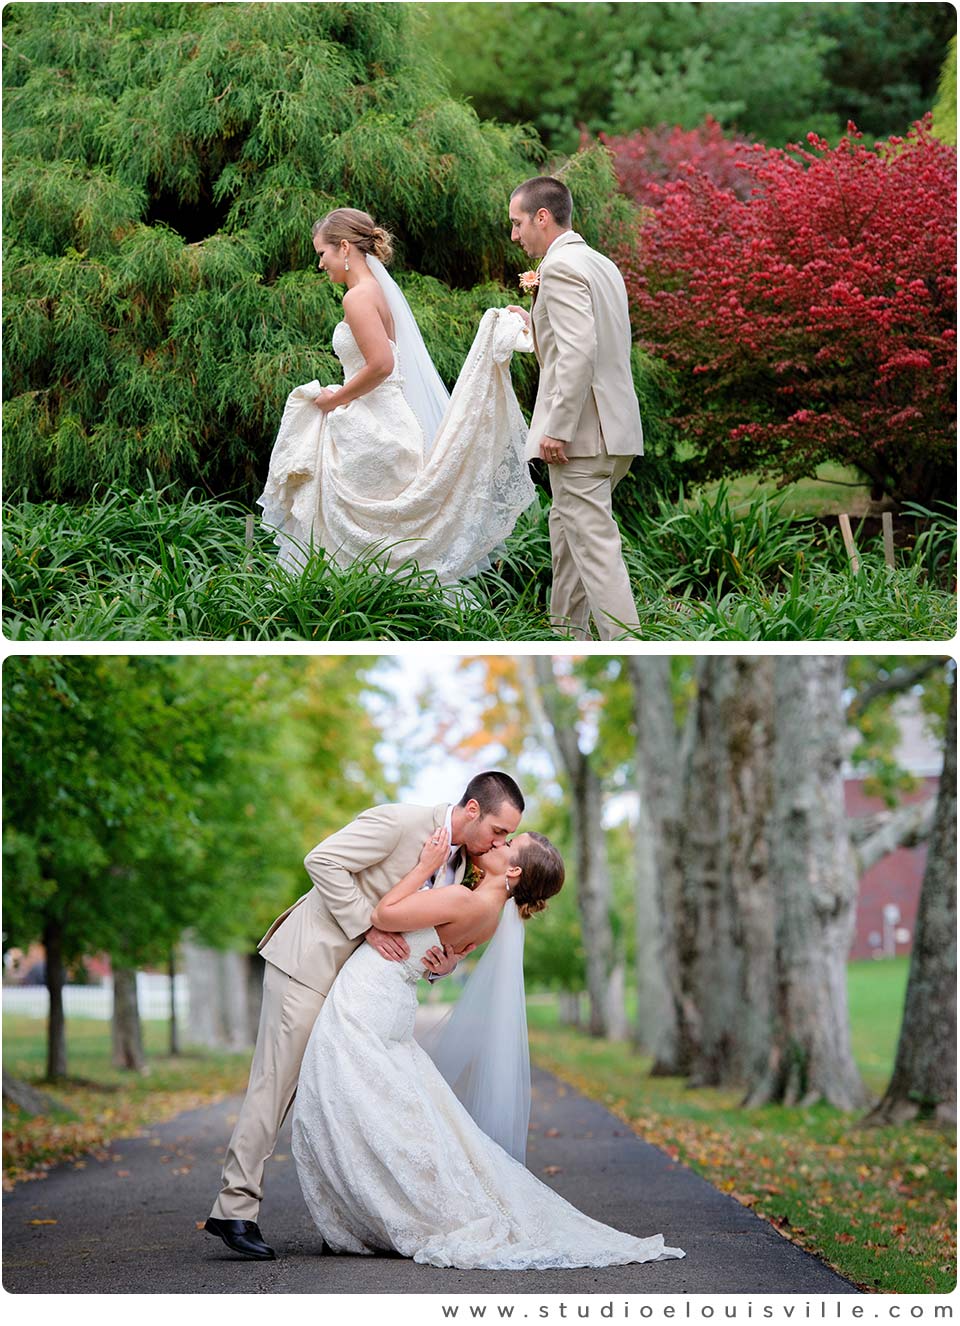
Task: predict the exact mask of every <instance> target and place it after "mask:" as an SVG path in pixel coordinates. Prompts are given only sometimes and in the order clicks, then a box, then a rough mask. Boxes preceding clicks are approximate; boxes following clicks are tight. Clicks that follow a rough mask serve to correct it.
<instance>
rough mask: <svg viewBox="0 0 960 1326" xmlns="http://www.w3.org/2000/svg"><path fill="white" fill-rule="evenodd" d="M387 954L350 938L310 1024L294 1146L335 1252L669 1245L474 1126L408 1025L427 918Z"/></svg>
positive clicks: (595, 1257)
mask: <svg viewBox="0 0 960 1326" xmlns="http://www.w3.org/2000/svg"><path fill="white" fill-rule="evenodd" d="M406 940H407V943H408V944H409V946H410V955H409V957H408V958H406V959H405V960H404V961H402V962H387V961H385V960H384V959H383V958H381V957H380V955H379V954H378V953H377V952H376V950H375V949H373V948H372V947H371V946H370V945H369V944H361V945H360V947H359V948H358V949H357V950H356V952H355V953H354V954H353V955H352V956H351V957H350V959H349V960H348V961H347V962H346V964H345V965H344V967H343V968H342V970H341V972H340V974H339V975H338V977H337V979H336V980H335V981H334V983H333V987H332V988H331V990H330V993H329V995H328V996H327V998H326V1000H325V1001H324V1004H323V1007H322V1009H321V1010H320V1014H319V1016H318V1017H317V1020H316V1023H315V1024H314V1028H313V1032H312V1033H311V1036H310V1041H309V1043H308V1045H307V1049H306V1053H305V1054H304V1057H303V1066H302V1068H301V1070H300V1081H299V1085H298V1088H297V1096H296V1102H295V1105H294V1115H293V1154H294V1158H295V1160H296V1165H297V1174H298V1177H299V1179H300V1186H301V1188H302V1190H303V1195H304V1198H305V1200H306V1203H307V1206H308V1208H309V1210H310V1214H311V1216H312V1217H313V1220H314V1222H315V1224H316V1226H317V1228H318V1230H319V1231H320V1233H321V1234H322V1235H323V1238H324V1240H325V1241H326V1242H327V1244H328V1245H329V1246H330V1247H331V1248H332V1249H333V1251H334V1252H350V1253H372V1252H374V1251H376V1250H377V1249H384V1250H389V1251H396V1252H399V1253H401V1254H402V1255H403V1256H405V1257H412V1258H413V1260H414V1261H416V1262H421V1263H425V1264H427V1265H431V1266H455V1267H459V1268H461V1269H463V1270H469V1269H486V1270H517V1271H520V1270H539V1269H544V1268H546V1267H571V1268H572V1267H579V1266H619V1265H624V1264H626V1263H628V1262H647V1261H659V1260H662V1259H666V1258H673V1257H682V1256H683V1255H684V1254H683V1252H682V1251H681V1250H680V1249H679V1248H667V1247H664V1242H663V1237H662V1236H661V1235H659V1234H658V1235H655V1236H654V1237H652V1238H635V1237H634V1236H632V1235H630V1234H622V1233H620V1232H619V1231H618V1230H615V1229H611V1228H609V1227H608V1226H607V1225H602V1224H600V1223H599V1222H598V1221H596V1220H592V1219H590V1217H589V1216H585V1215H583V1214H582V1213H581V1212H580V1211H578V1210H577V1209H576V1208H575V1207H573V1206H571V1205H570V1203H569V1202H566V1201H564V1199H563V1198H562V1197H560V1196H559V1195H558V1194H557V1193H555V1192H554V1191H553V1190H552V1189H551V1188H548V1187H547V1186H546V1185H545V1184H543V1183H541V1182H540V1181H539V1179H536V1178H534V1176H533V1175H532V1174H531V1173H530V1171H529V1170H528V1169H526V1168H525V1167H524V1166H523V1165H522V1164H520V1162H519V1161H517V1160H514V1159H513V1158H512V1156H509V1155H508V1154H507V1153H506V1152H505V1151H503V1150H502V1149H501V1148H500V1147H499V1146H497V1144H496V1143H495V1142H493V1141H491V1139H490V1138H489V1137H488V1136H487V1135H486V1133H484V1132H482V1131H481V1130H480V1128H479V1127H478V1126H477V1124H476V1123H475V1122H474V1121H473V1119H472V1118H471V1116H470V1115H469V1114H468V1113H467V1111H466V1109H465V1108H464V1107H463V1106H462V1105H461V1104H460V1101H459V1100H458V1099H457V1097H456V1096H455V1095H454V1093H453V1091H452V1090H451V1088H450V1087H449V1086H448V1085H447V1083H446V1081H445V1080H444V1079H443V1077H441V1075H440V1073H439V1071H438V1070H437V1068H436V1067H435V1066H434V1063H433V1061H432V1060H431V1059H430V1058H429V1056H428V1055H427V1053H426V1052H425V1051H424V1050H423V1049H422V1048H421V1047H420V1046H419V1045H418V1044H417V1042H416V1041H415V1040H414V1037H413V1023H414V1017H415V1015H416V1010H417V995H416V990H417V982H418V980H419V979H420V977H421V975H422V974H423V968H422V966H421V959H422V957H423V955H424V954H425V953H426V951H427V949H428V948H431V947H432V946H433V945H435V944H437V943H439V940H438V937H437V933H436V931H435V930H433V929H425V930H417V931H414V932H412V933H410V934H407V935H406Z"/></svg>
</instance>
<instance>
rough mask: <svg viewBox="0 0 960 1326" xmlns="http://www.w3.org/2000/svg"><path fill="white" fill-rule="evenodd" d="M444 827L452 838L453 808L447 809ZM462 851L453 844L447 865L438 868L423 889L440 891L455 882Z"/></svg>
mask: <svg viewBox="0 0 960 1326" xmlns="http://www.w3.org/2000/svg"><path fill="white" fill-rule="evenodd" d="M443 827H444V828H445V829H446V831H447V837H448V838H452V837H453V806H448V807H447V817H446V819H445V820H444V821H443ZM462 851H463V849H462V848H461V847H459V846H456V845H455V844H451V845H450V854H449V856H448V857H447V864H446V865H445V866H438V867H437V869H436V870H435V871H434V872H433V874H432V875H431V876H430V878H429V879H428V880H427V882H426V884H424V885H422V887H423V888H425V889H439V888H442V887H443V886H444V885H445V884H452V883H453V882H454V877H455V872H456V868H457V864H458V862H459V860H460V854H461V852H462Z"/></svg>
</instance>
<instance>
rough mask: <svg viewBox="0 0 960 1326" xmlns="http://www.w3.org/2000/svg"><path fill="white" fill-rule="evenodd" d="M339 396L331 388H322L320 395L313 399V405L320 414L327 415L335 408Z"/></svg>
mask: <svg viewBox="0 0 960 1326" xmlns="http://www.w3.org/2000/svg"><path fill="white" fill-rule="evenodd" d="M339 394H340V393H339V392H338V391H334V389H333V387H324V388H323V390H322V391H321V393H320V395H319V396H315V397H314V398H313V403H314V405H315V406H316V407H317V409H318V410H319V411H320V412H321V413H322V414H329V413H330V411H331V410H335V409H336V408H337V397H338V396H339Z"/></svg>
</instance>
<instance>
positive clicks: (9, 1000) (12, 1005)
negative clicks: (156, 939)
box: [3, 971, 190, 1022]
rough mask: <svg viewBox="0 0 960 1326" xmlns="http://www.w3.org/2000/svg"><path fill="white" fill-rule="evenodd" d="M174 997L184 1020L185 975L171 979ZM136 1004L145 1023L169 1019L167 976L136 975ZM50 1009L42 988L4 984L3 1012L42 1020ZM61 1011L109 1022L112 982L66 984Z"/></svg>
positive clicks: (187, 990)
mask: <svg viewBox="0 0 960 1326" xmlns="http://www.w3.org/2000/svg"><path fill="white" fill-rule="evenodd" d="M174 997H175V999H176V1008H177V1017H178V1018H179V1019H181V1020H182V1021H185V1020H186V1018H187V1016H188V1014H189V1010H190V987H189V986H188V984H187V978H186V976H184V975H182V974H178V975H177V976H176V977H175V978H174ZM137 1002H138V1004H139V1005H140V1016H141V1017H142V1018H143V1019H144V1020H145V1021H148V1022H150V1021H154V1020H157V1021H159V1020H163V1019H166V1018H168V1017H169V1016H170V977H169V976H166V975H164V974H163V973H162V972H145V971H138V972H137ZM49 1008H50V995H49V992H48V990H47V987H46V986H45V985H5V986H4V987H3V1011H4V1012H5V1013H18V1014H20V1016H21V1017H28V1018H45V1017H46V1016H47V1013H48V1011H49ZM63 1010H64V1014H65V1016H66V1017H68V1018H94V1019H96V1020H98V1021H101V1022H109V1020H110V1017H111V1015H112V1013H113V981H112V980H110V978H109V977H108V978H107V979H106V980H105V981H104V983H103V985H65V986H64V987H63Z"/></svg>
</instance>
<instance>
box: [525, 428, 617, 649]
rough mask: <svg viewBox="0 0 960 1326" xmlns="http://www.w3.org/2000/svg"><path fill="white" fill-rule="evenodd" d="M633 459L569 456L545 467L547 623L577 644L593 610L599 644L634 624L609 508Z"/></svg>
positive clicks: (584, 636) (584, 634) (584, 635)
mask: <svg viewBox="0 0 960 1326" xmlns="http://www.w3.org/2000/svg"><path fill="white" fill-rule="evenodd" d="M601 446H602V442H601ZM632 460H633V457H632V456H608V455H607V453H606V451H601V454H600V455H598V456H573V457H571V459H570V460H568V461H567V463H566V465H549V466H548V467H547V468H548V471H549V474H550V492H551V494H552V496H553V503H552V505H551V507H550V522H549V523H550V549H551V554H552V560H553V588H552V591H551V594H550V621H551V624H552V625H553V626H554V627H556V628H558V629H560V630H564V629H565V630H569V631H570V632H571V634H572V635H573V636H574V637H575V638H576V639H578V640H589V639H590V614H591V612H592V613H593V620H594V621H595V622H596V626H597V632H598V634H599V636H600V639H601V640H616V639H618V638H619V637H621V636H622V635H623V630H624V627H636V625H637V608H636V604H635V603H634V601H633V591H632V589H631V588H630V577H629V576H628V575H627V568H626V567H625V566H624V564H623V548H622V545H621V541H620V530H619V529H618V527H617V522H616V520H615V519H614V516H613V504H612V497H613V490H614V488H616V486H617V484H618V483H619V482H620V480H621V479H622V478H623V476H624V475H625V474H626V473H627V471H628V470H629V468H630V464H631V461H632ZM619 623H623V625H619Z"/></svg>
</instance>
